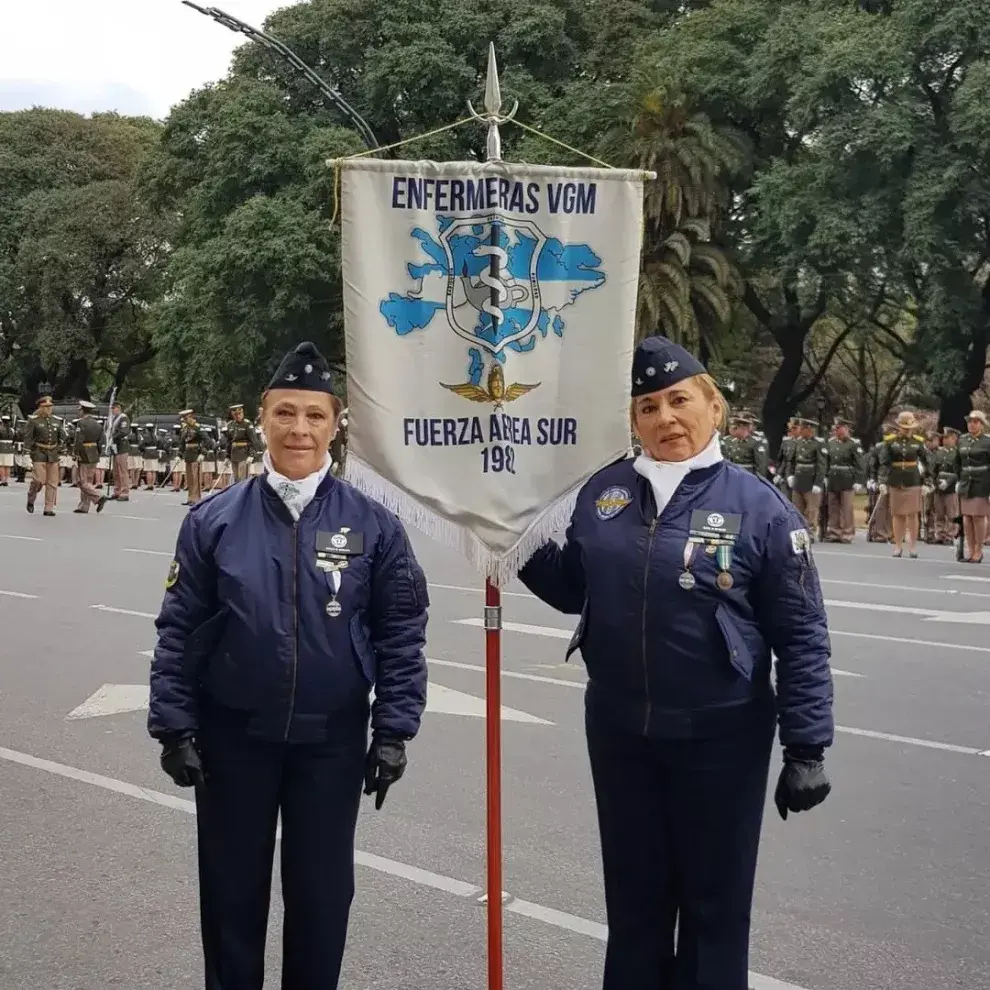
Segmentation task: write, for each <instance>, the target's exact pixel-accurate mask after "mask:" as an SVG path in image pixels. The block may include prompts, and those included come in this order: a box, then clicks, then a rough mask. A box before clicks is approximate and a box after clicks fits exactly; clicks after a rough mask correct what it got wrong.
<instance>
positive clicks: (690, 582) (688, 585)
mask: <svg viewBox="0 0 990 990" xmlns="http://www.w3.org/2000/svg"><path fill="white" fill-rule="evenodd" d="M697 549H698V543H697V541H696V540H688V541H687V543H685V544H684V570H683V571H682V572H681V576H680V577H679V578H678V579H677V583H678V584H679V585H680V586H681V587H682V588H683V589H684V590H685V591H690V590H691V589H692V588H693V587H694V586H695V584H696V583H697V582H696V581H695V577H694V575H693V574H692V573H691V561H692V560H693V559H694V552H695V550H697Z"/></svg>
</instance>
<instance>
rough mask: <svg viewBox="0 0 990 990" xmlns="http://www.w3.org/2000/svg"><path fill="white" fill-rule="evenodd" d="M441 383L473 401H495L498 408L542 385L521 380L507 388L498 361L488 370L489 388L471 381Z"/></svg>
mask: <svg viewBox="0 0 990 990" xmlns="http://www.w3.org/2000/svg"><path fill="white" fill-rule="evenodd" d="M440 384H441V385H443V387H444V388H446V389H449V390H450V391H451V392H453V393H455V394H456V395H459V396H461V397H462V398H465V399H470V400H471V401H472V402H494V403H495V408H496V409H501V408H502V407H503V406H504V405H505V403H506V402H515V400H516V399H518V398H519V397H520V396H523V395H525V394H526V393H527V392H532V391H533V389H534V388H539V387H540V383H539V382H537V383H536V384H535V385H521V384H520V383H519V382H513V383H512V384H511V385H510V386H509V387H508V388H506V386H505V376H504V375H503V374H502V366H501V365H500V364H499V363H498V362H497V361H493V362H492V367H491V371H489V372H488V387H487V388H482V387H481V386H480V385H471V384H470V383H465V384H463V385H444V383H443V382H440Z"/></svg>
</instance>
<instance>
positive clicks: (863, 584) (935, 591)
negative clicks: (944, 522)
mask: <svg viewBox="0 0 990 990" xmlns="http://www.w3.org/2000/svg"><path fill="white" fill-rule="evenodd" d="M943 576H944V577H947V578H948V579H949V580H953V579H956V577H957V575H954V574H948V575H943ZM819 580H820V581H821V583H822V584H843V585H848V586H850V587H853V588H882V589H883V590H884V591H917V592H918V593H919V594H923V595H958V596H960V597H966V598H990V592H986V591H957V590H956V589H955V588H919V587H917V586H916V585H910V584H875V583H874V582H873V581H840V580H838V579H837V578H819ZM958 580H960V581H969V580H977V581H990V578H967V577H959V578H958Z"/></svg>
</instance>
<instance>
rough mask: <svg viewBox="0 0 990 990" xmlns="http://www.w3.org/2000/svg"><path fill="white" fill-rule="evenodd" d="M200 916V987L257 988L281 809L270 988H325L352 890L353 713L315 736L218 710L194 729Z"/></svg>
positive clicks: (330, 988)
mask: <svg viewBox="0 0 990 990" xmlns="http://www.w3.org/2000/svg"><path fill="white" fill-rule="evenodd" d="M197 743H198V745H199V747H200V750H201V752H202V758H203V768H204V771H205V773H206V782H205V784H204V785H203V786H202V787H199V788H197V793H196V811H197V823H198V837H199V883H200V914H201V922H202V929H203V952H204V956H205V962H206V990H262V986H263V984H264V980H265V938H266V934H267V929H268V911H269V903H270V900H271V884H272V868H273V864H274V856H275V838H276V828H277V825H278V817H279V813H280V812H281V816H282V855H281V868H282V899H283V901H284V904H285V918H284V924H283V937H282V990H334V988H335V987H336V986H337V981H338V979H339V976H340V963H341V959H342V957H343V954H344V943H345V940H346V936H347V919H348V915H349V913H350V906H351V901H352V899H353V897H354V831H355V828H356V825H357V816H358V807H359V804H360V800H361V786H362V782H363V779H364V759H365V754H366V752H367V728H366V722H365V721H364V719H363V718H362V719H360V720H358V719H355V720H354V724H353V725H348V726H347V727H346V728H342V729H341V731H339V732H335V733H334V738H332V739H330V740H328V741H326V742H320V743H272V742H262V741H259V740H256V739H252V738H250V737H249V736H248V735H247V733H246V731H245V728H244V725H243V722H239V721H238V719H237V717H236V716H234V715H233V714H232V713H228V714H227V715H225V716H223V717H218V716H216V715H214V716H213V717H211V718H204V719H203V725H202V727H201V729H200V732H199V733H198V735H197Z"/></svg>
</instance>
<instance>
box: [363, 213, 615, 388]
mask: <svg viewBox="0 0 990 990" xmlns="http://www.w3.org/2000/svg"><path fill="white" fill-rule="evenodd" d="M436 220H437V229H438V232H439V233H438V236H434V235H433V234H431V233H429V232H428V231H426V230H424V229H423V228H422V227H416V228H415V229H414V230H413V231H412V238H413V240H414V241H415V242H417V243H418V250H419V251H420V252H421V260H420V261H416V262H411V263H410V264H409V265H408V266H407V270H408V272H409V277H410V279H411V281H412V288H410V289H408V290H407V291H406V292H404V293H399V292H390V293H389V294H388V297H387V298H386V299H383V300H381V302H380V304H379V307H378V308H379V311H380V312H381V314H382V316H383V317H384V318H385V321H386V322H387V323H388V325H389V326H390V327H391V328H392V329H394V330H395V332H396V333H397V334H398V335H399V336H400V337H404V336H406V335H408V334H411V333H415V332H416V331H421V330H426V329H427V328H428V327H430V325H431V324H432V323H433V322H434V320H435V319H437V318H438V314H439V318H440V319H441V320H444V321H445V322H446V323H447V324H448V326H449V329H450V330H451V331H453V333H454V334H455V335H456V336H458V337H460V338H461V340H462V341H463V342H464V343H465V344H466V345H467V354H466V370H467V380H466V381H465V382H464V383H462V384H455V385H443V387H444V388H447V389H449V390H450V391H452V392H456V393H457V394H458V395H461V396H463V397H464V398H466V399H471V400H472V401H475V402H494V403H495V404H496V407H499V406H501V405H502V404H503V403H505V402H511V401H513V400H514V399H517V398H518V397H519V396H520V395H524V394H525V393H526V392H529V391H532V390H533V389H534V388H536V387H538V384H539V383H537V384H535V385H533V384H530V385H525V384H520V383H513V384H512V385H509V386H506V385H505V380H504V372H503V369H502V365H504V364H505V363H506V357H507V353H508V352H513V353H515V354H525V353H527V352H529V351H532V350H533V348H534V347H535V346H536V342H537V340H539V339H541V338H546V337H547V336H548V335H549V334H551V333H553V334H554V335H555V336H557V337H561V338H562V337H563V336H564V330H565V329H566V327H567V322H566V316H567V314H566V311H567V309H568V307H570V306H573V305H574V304H575V303H576V302H577V301H578V300H579V299H580V297H581V296H582V295H583V294H584V293H585V292H591V291H593V290H594V289H598V288H600V287H601V286H602V285H604V284H605V281H606V276H605V273H604V271H602V269H601V264H602V259H601V258H600V257H599V256H598V255H597V254H596V253H595V252H594V251H593V250H592V248H591V247H590V246H589V245H588V244H581V243H569V244H565V243H562V242H561V241H560V240H558V239H557V238H555V237H547V236H546V235H545V234H544V233H543V232H542V231H541V230H540V228H539V227H537V226H536V224H535V223H533V222H532V221H531V220H524V219H517V218H515V217H503V216H493V215H491V214H485V215H477V216H468V217H450V216H437V218H436ZM485 355H487V356H488V359H489V360H488V364H489V372H488V375H487V378H486V381H485V383H484V384H483V382H482V378H483V376H484V371H485V364H486V362H485ZM441 384H443V383H441Z"/></svg>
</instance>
